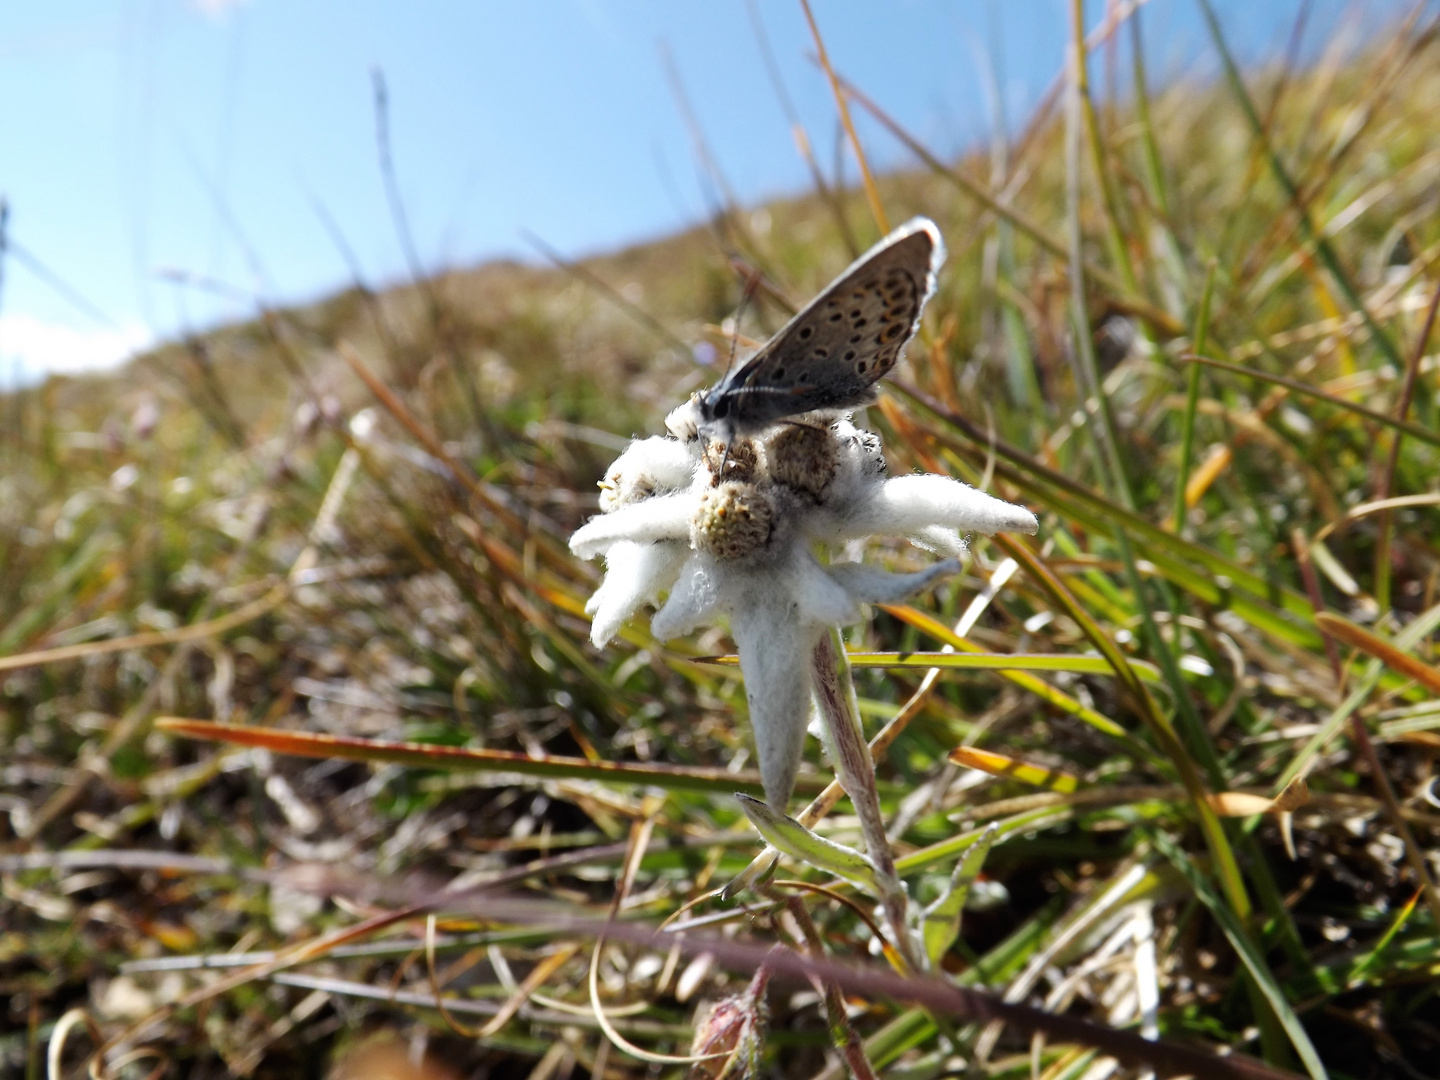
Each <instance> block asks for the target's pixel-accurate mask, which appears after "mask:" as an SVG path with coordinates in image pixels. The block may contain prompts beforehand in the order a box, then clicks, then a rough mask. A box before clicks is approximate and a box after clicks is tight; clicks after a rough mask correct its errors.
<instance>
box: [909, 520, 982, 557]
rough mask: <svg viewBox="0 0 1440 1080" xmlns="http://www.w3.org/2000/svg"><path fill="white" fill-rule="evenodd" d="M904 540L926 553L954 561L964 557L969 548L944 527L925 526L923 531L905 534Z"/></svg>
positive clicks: (954, 532)
mask: <svg viewBox="0 0 1440 1080" xmlns="http://www.w3.org/2000/svg"><path fill="white" fill-rule="evenodd" d="M905 539H906V540H909V541H910V542H911V543H912V544H914V545H915V546H916V547H921V548H924V549H925V550H926V551H933V552H935V554H937V555H949V556H950V557H951V558H956V559H958V558H959V557H960V556H961V555H964V554H965V552H966V550H968V548H969V546H970V545H969V544H967V543H966V542H965V538H964V537H963V536H961V535H960V534H959V533H957V532H956V531H955V530H954V529H947V528H946V527H945V526H944V525H926V526H925V527H924V528H923V529H916V530H915V531H914V532H913V533H907V534H906V536H905Z"/></svg>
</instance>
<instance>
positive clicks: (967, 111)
mask: <svg viewBox="0 0 1440 1080" xmlns="http://www.w3.org/2000/svg"><path fill="white" fill-rule="evenodd" d="M1103 7H1104V5H1103V3H1102V2H1101V0H1090V2H1089V4H1088V5H1087V10H1088V12H1089V14H1090V17H1091V18H1092V19H1095V18H1098V17H1099V16H1100V14H1101V13H1102V12H1103ZM1299 7H1300V2H1299V0H1264V2H1255V0H1216V8H1217V10H1218V11H1219V12H1220V13H1221V17H1222V20H1223V22H1224V23H1225V25H1226V27H1227V33H1228V34H1229V36H1230V38H1231V41H1232V45H1233V47H1235V48H1236V50H1237V51H1238V52H1239V53H1240V54H1241V56H1242V57H1243V58H1245V59H1246V60H1247V61H1249V62H1252V63H1253V62H1256V61H1258V60H1260V59H1263V58H1265V57H1267V56H1275V55H1277V54H1279V53H1281V52H1283V51H1284V49H1285V46H1286V43H1287V41H1288V39H1289V36H1290V32H1291V27H1292V25H1293V22H1294V19H1295V14H1296V12H1297V10H1298V9H1299ZM755 8H756V10H757V11H758V13H759V15H760V18H761V19H762V21H763V23H764V26H765V29H766V32H767V35H768V39H769V43H770V47H771V49H772V51H773V54H774V56H775V59H776V61H777V64H778V67H779V69H780V73H781V77H782V79H783V81H784V83H785V86H786V89H787V91H788V94H789V95H790V97H791V98H792V99H793V101H794V103H795V107H796V109H797V110H798V112H799V114H800V116H801V119H802V121H803V123H804V124H805V126H806V128H807V130H808V131H809V133H810V136H811V138H812V140H813V141H814V142H815V144H816V147H817V151H818V152H819V155H820V157H821V159H822V161H824V162H825V163H826V164H827V167H828V165H829V163H830V162H831V161H833V157H834V154H833V149H834V132H835V118H834V106H833V102H832V100H831V98H830V95H829V91H828V87H827V86H826V84H825V81H824V78H823V76H822V75H821V74H820V73H819V71H818V70H817V69H816V68H815V67H814V65H813V64H812V63H811V61H810V59H809V56H810V53H811V50H812V45H811V41H810V37H809V32H808V29H807V27H806V24H805V22H804V17H803V13H802V11H801V9H800V6H799V4H798V0H755ZM1310 8H1311V10H1310V15H1309V20H1308V24H1307V31H1306V37H1305V40H1306V43H1307V54H1308V55H1310V56H1313V55H1315V53H1316V52H1317V51H1318V49H1319V48H1320V47H1321V46H1322V45H1324V44H1325V43H1326V42H1327V41H1329V40H1330V39H1331V38H1332V36H1333V35H1334V34H1336V33H1337V32H1340V33H1343V34H1345V35H1346V36H1353V35H1358V34H1360V33H1363V32H1364V31H1365V30H1366V29H1373V28H1374V27H1375V26H1377V25H1381V24H1383V23H1384V21H1385V20H1386V19H1387V18H1389V17H1390V16H1393V15H1394V14H1395V13H1396V12H1398V11H1400V10H1403V5H1402V4H1401V3H1400V2H1398V0H1396V2H1387V0H1376V2H1372V3H1369V4H1365V5H1360V6H1358V7H1357V6H1355V5H1349V4H1346V3H1342V2H1340V0H1315V2H1313V3H1312V4H1311V5H1310ZM814 10H815V13H816V17H817V19H818V20H819V23H820V26H821V29H822V31H823V32H824V34H825V37H826V44H827V47H828V49H829V51H830V55H831V59H832V60H833V62H834V63H835V65H836V67H837V68H838V69H839V70H840V71H841V72H842V73H843V74H845V75H846V76H847V77H849V78H851V79H852V80H854V81H855V82H856V83H858V84H859V85H861V86H862V87H864V88H865V89H866V90H867V92H868V93H870V94H871V96H873V97H875V98H876V99H878V100H879V101H880V102H881V103H882V104H883V105H884V106H885V107H886V108H887V109H888V110H890V111H891V112H892V114H893V115H895V116H896V117H897V118H899V119H900V120H901V121H902V122H903V123H904V124H906V125H907V126H908V127H910V129H911V130H912V131H914V132H916V133H917V134H919V135H920V136H921V137H922V138H924V139H925V141H926V142H927V144H928V145H930V146H931V147H932V148H938V149H941V150H945V151H949V152H958V151H960V150H962V149H964V148H966V147H969V146H972V145H974V144H975V143H976V142H977V141H979V140H981V139H983V138H985V137H986V136H987V133H988V132H989V131H990V130H992V128H993V124H994V123H995V118H996V110H995V106H994V105H993V104H992V101H991V98H992V95H990V94H989V92H988V90H987V87H988V86H990V85H998V86H999V87H1000V98H1001V99H1002V102H1003V109H1004V116H1005V118H1006V120H1007V122H1008V123H1009V124H1011V125H1015V124H1018V123H1021V122H1023V121H1024V119H1025V118H1026V117H1027V115H1028V114H1029V112H1030V110H1031V109H1032V108H1033V106H1034V104H1035V103H1036V102H1037V101H1038V99H1039V98H1040V96H1041V95H1042V94H1043V93H1044V91H1045V89H1046V88H1047V87H1048V86H1049V85H1050V84H1051V82H1052V81H1053V80H1054V79H1055V77H1056V75H1057V74H1058V72H1059V71H1060V68H1061V64H1062V62H1063V56H1064V46H1065V40H1066V36H1067V33H1068V19H1069V15H1068V10H1069V5H1068V3H1067V2H1065V0H948V2H942V0H894V2H891V3H886V4H876V3H874V2H871V0H815V3H814ZM1143 20H1144V22H1143V25H1144V33H1145V38H1146V43H1147V54H1148V56H1149V60H1150V65H1151V73H1152V81H1154V82H1156V83H1160V82H1163V81H1166V80H1168V79H1172V78H1174V77H1176V76H1177V75H1180V74H1188V73H1198V74H1205V73H1207V72H1210V71H1213V69H1214V57H1213V55H1212V52H1211V50H1210V48H1209V44H1208V41H1207V40H1206V37H1205V34H1204V30H1203V26H1202V24H1201V21H1200V17H1199V14H1198V8H1197V6H1196V3H1195V0H1152V2H1151V3H1150V4H1148V5H1147V6H1146V7H1145V9H1144V15H1143ZM662 53H668V55H669V57H670V58H671V61H672V62H673V65H674V68H675V70H676V71H677V72H678V74H679V78H680V80H681V81H682V83H683V84H684V87H685V91H686V94H687V96H688V98H689V100H690V102H691V104H692V106H693V109H694V111H695V113H696V115H697V117H698V120H699V123H700V125H701V127H702V128H703V130H704V133H705V136H706V138H707V140H708V141H709V144H710V147H711V150H712V152H713V154H714V156H715V157H716V159H717V160H718V162H719V164H720V166H721V168H722V169H723V171H724V173H725V175H726V177H727V178H728V180H729V182H730V184H731V186H732V187H733V189H734V191H735V193H736V195H737V196H738V198H739V199H740V200H742V201H743V202H746V203H753V202H756V201H759V200H761V199H764V198H766V197H768V196H773V195H778V194H783V193H786V192H792V191H796V190H800V189H803V188H805V187H806V186H808V175H807V173H806V169H805V166H804V163H803V162H802V161H801V159H800V157H799V155H798V154H797V152H796V150H795V146H794V143H793V141H792V139H791V135H790V131H789V124H788V122H787V120H786V117H785V114H784V112H783V110H782V108H781V106H780V104H779V102H778V99H777V96H776V93H775V91H774V89H773V85H772V83H771V81H770V79H769V77H768V76H767V74H766V67H765V64H764V61H763V58H762V55H761V53H760V50H759V47H758V46H757V43H756V38H755V34H754V30H753V28H752V23H751V17H750V13H749V9H748V8H747V5H746V3H744V2H742V0H712V2H704V3H702V2H698V0H693V2H692V0H484V2H482V0H469V2H459V0H455V2H449V3H447V2H441V0H413V2H410V3H400V2H399V0H389V2H383V0H348V2H346V3H340V2H339V0H327V2H322V0H46V2H44V3H9V4H5V5H3V7H0V100H3V101H5V102H6V106H5V108H4V109H0V195H3V196H4V198H5V199H6V201H7V203H8V205H9V211H10V217H9V230H8V231H9V237H10V240H11V241H12V243H13V245H14V248H15V250H13V251H12V252H11V254H10V255H9V256H8V257H7V258H6V259H5V262H4V280H3V286H0V384H5V383H8V382H13V381H14V380H15V379H16V378H27V377H33V376H34V374H36V373H37V372H39V371H42V370H45V369H47V368H48V369H52V370H70V369H75V368H78V367H83V366H95V365H103V364H105V363H109V362H113V361H115V360H116V359H118V358H119V357H121V356H123V355H124V354H125V353H126V352H127V351H128V350H130V349H133V348H135V347H138V346H141V345H144V344H146V343H148V342H152V341H156V340H160V339H163V338H165V337H167V336H170V335H173V334H175V333H177V332H179V331H182V330H184V329H186V328H200V327H204V326H208V325H212V324H214V323H216V322H218V321H224V320H227V319H231V318H239V317H246V316H248V315H250V314H252V313H253V311H254V310H255V300H254V297H257V296H259V297H263V298H264V299H265V301H266V302H269V303H287V302H294V301H300V300H304V299H307V298H312V297H317V296H320V295H323V294H325V293H327V292H329V291H331V290H333V289H335V288H338V287H341V286H343V285H345V284H346V283H348V281H349V276H350V275H349V271H348V269H347V267H346V263H345V259H344V257H343V256H342V254H341V253H340V251H339V250H338V248H337V246H336V244H335V243H334V242H333V241H332V239H331V237H330V236H329V234H328V233H327V231H326V228H325V226H324V224H323V223H322V218H321V213H320V212H318V211H317V209H316V207H317V206H320V207H323V208H324V213H325V214H328V215H329V217H330V218H331V219H332V220H333V221H334V223H335V224H336V225H337V226H338V228H339V230H340V232H341V233H343V235H344V237H345V240H346V243H347V244H348V245H349V247H350V248H351V249H352V250H353V251H354V253H355V257H356V259H357V260H358V262H359V263H360V265H361V267H362V269H363V272H364V274H365V276H366V279H367V280H368V281H370V282H371V283H384V282H388V281H395V280H397V279H399V278H401V277H403V276H404V275H405V272H406V268H405V258H404V254H403V251H402V248H401V246H400V244H399V242H398V241H397V238H396V232H395V229H394V227H393V224H392V219H391V216H390V213H389V210H388V209H387V204H386V201H385V193H384V188H383V185H382V182H381V177H380V170H379V168H378V165H377V155H376V140H375V111H374V99H373V94H372V71H373V70H375V69H376V68H379V69H381V70H383V72H384V75H385V79H386V82H387V84H388V88H389V100H390V110H389V112H390V127H391V139H392V144H393V149H394V157H395V164H396V169H397V173H398V176H399V183H400V188H401V191H402V194H403V199H404V204H405V208H406V213H407V215H408V218H409V221H410V224H411V228H412V232H413V235H414V237H415V242H416V247H417V249H418V255H419V258H420V260H421V262H422V263H423V264H424V266H425V267H426V268H427V269H437V268H441V267H445V266H462V265H468V264H472V263H476V262H480V261H483V260H486V259H489V258H494V257H497V256H519V257H523V258H527V259H533V258H535V255H534V252H533V251H531V250H530V249H529V248H528V247H527V246H526V245H525V243H524V241H523V240H522V238H521V232H522V230H530V231H532V232H534V233H536V234H538V235H539V236H541V237H543V238H544V239H545V240H546V241H547V242H548V243H550V244H552V245H554V246H555V247H557V248H559V249H561V250H562V251H564V252H566V253H567V254H571V255H583V254H587V253H593V252H599V251H604V250H608V249H613V248H616V247H620V246H623V245H625V244H628V243H632V242H634V241H637V240H642V239H645V238H650V237H656V236H661V235H664V234H666V233H668V232H670V231H672V230H674V229H676V228H679V227H682V226H685V225H688V224H692V223H694V222H695V221H697V220H699V219H700V218H702V217H703V216H704V214H705V212H706V210H707V206H708V205H709V198H710V197H709V195H708V193H707V191H706V187H705V184H704V183H703V182H702V180H701V172H700V169H699V167H698V166H697V164H696V156H695V151H694V148H693V142H692V139H691V136H690V133H689V131H688V130H687V127H686V125H685V123H684V121H683V119H682V117H681V115H680V112H679V109H678V108H677V105H676V101H675V97H674V94H673V93H672V91H671V89H670V84H669V82H668V81H667V75H666V69H665V62H664V61H663V60H662ZM863 134H864V135H865V136H866V141H867V146H868V148H869V149H870V151H871V153H872V154H873V155H874V157H875V159H876V160H878V161H879V162H880V163H882V164H888V165H900V164H904V163H905V162H906V158H905V156H904V154H903V152H902V151H900V150H899V149H898V148H896V147H895V146H894V145H893V144H892V143H891V142H889V141H888V140H887V139H886V138H885V136H883V135H882V134H880V133H879V132H877V131H875V130H874V129H868V130H866V131H864V132H863ZM846 167H847V170H848V174H849V175H850V176H852V177H853V175H854V169H853V163H852V162H849V161H847V163H846ZM177 272H178V273H179V274H182V275H189V276H190V277H191V278H192V279H193V278H206V279H214V280H216V281H219V282H223V283H225V288H226V289H227V290H231V291H229V292H217V291H216V290H215V289H205V288H198V287H196V285H195V284H193V283H192V284H177V283H176V282H175V281H174V280H173V278H174V275H175V273H177Z"/></svg>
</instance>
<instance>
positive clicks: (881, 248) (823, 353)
mask: <svg viewBox="0 0 1440 1080" xmlns="http://www.w3.org/2000/svg"><path fill="white" fill-rule="evenodd" d="M944 259H945V245H944V243H943V242H942V241H941V239H940V230H939V229H937V228H936V227H935V223H934V222H932V221H930V220H929V219H927V218H915V219H914V220H913V221H911V222H909V223H908V224H906V225H903V226H901V227H900V228H898V229H896V230H895V231H894V232H892V233H891V234H890V235H889V236H887V237H885V239H883V240H881V241H880V242H879V243H878V244H876V245H875V246H874V247H873V248H871V249H870V250H869V251H867V252H866V253H865V254H864V255H862V256H861V257H860V258H859V259H857V260H856V261H855V262H854V263H853V264H851V266H850V268H849V269H847V270H846V271H845V272H844V273H843V274H841V275H840V276H839V277H838V278H836V279H835V280H834V281H833V282H832V283H831V284H830V286H829V287H828V288H827V289H826V290H825V291H824V292H823V293H821V294H820V295H819V296H817V297H816V298H815V299H814V300H812V301H811V302H810V303H809V304H808V305H806V307H805V308H804V310H802V311H801V312H800V313H799V314H798V315H796V316H795V317H794V318H793V319H791V320H790V321H789V322H788V323H787V324H786V325H785V326H784V327H783V328H782V329H781V330H780V332H779V333H778V334H776V335H775V336H774V337H773V338H771V339H770V341H768V342H767V343H766V344H765V346H764V347H763V348H762V349H761V350H760V351H759V352H758V353H756V354H755V355H754V356H753V357H751V358H750V359H749V360H748V361H746V363H745V364H744V365H742V366H741V367H740V368H739V369H737V370H736V371H734V372H732V373H731V374H730V375H729V376H728V377H727V378H726V379H724V380H723V381H722V382H721V383H720V384H719V385H718V386H715V387H714V388H713V389H711V390H709V391H707V392H706V393H705V394H703V395H701V397H700V399H699V402H698V405H699V412H700V426H701V428H702V429H709V430H714V431H718V432H721V433H723V434H724V436H725V440H726V442H728V441H729V439H730V437H733V436H734V435H736V434H739V433H744V432H753V431H756V430H758V429H760V428H763V427H766V426H767V425H769V424H773V423H774V422H775V421H777V420H782V419H784V418H785V417H787V416H794V415H796V414H798V413H804V412H810V411H811V410H812V409H844V408H850V407H853V406H857V405H862V404H864V403H866V402H867V401H869V400H870V388H871V387H872V386H874V384H875V383H876V382H877V381H878V380H880V379H881V378H883V377H884V376H885V375H886V374H887V373H888V372H889V371H890V369H891V368H893V367H894V366H895V362H896V361H897V360H898V359H899V358H900V353H901V350H902V349H903V348H904V347H905V343H906V342H908V341H909V340H910V338H911V337H913V336H914V334H915V331H916V330H917V329H918V328H919V326H920V312H921V310H922V309H923V308H924V306H925V301H926V300H928V299H929V298H930V294H931V293H932V292H934V290H935V275H936V272H937V271H938V270H939V268H940V264H941V263H942V262H943V261H944Z"/></svg>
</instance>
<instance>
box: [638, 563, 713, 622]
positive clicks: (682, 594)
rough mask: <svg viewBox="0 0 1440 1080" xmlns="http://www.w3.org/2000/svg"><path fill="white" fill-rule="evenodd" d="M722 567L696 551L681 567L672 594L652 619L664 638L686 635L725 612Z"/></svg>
mask: <svg viewBox="0 0 1440 1080" xmlns="http://www.w3.org/2000/svg"><path fill="white" fill-rule="evenodd" d="M720 581H721V571H720V567H719V565H718V564H717V563H716V561H715V560H714V559H713V558H711V557H710V556H709V555H703V554H692V555H691V556H690V557H689V558H688V559H687V560H686V561H685V565H684V566H683V567H682V568H681V570H680V576H679V578H678V579H677V580H676V582H675V587H674V588H673V589H671V590H670V598H669V599H668V600H666V601H665V603H664V604H663V605H662V606H661V608H660V610H659V611H657V612H656V613H655V617H654V618H653V619H651V620H650V632H651V633H652V634H654V635H655V636H656V637H657V638H659V639H660V640H661V641H669V640H670V639H671V638H674V637H682V636H684V635H685V634H688V633H690V631H692V630H694V629H695V628H696V627H697V626H699V625H700V624H701V623H704V622H708V621H709V620H710V619H712V618H713V617H714V616H715V615H718V614H720V613H721V607H720V602H721V598H722V594H721V589H720Z"/></svg>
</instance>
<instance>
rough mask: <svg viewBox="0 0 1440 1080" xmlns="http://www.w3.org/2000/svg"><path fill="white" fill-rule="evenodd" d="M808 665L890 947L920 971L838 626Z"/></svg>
mask: <svg viewBox="0 0 1440 1080" xmlns="http://www.w3.org/2000/svg"><path fill="white" fill-rule="evenodd" d="M810 666H811V671H812V674H813V676H814V687H815V702H816V704H817V705H818V706H819V709H820V716H821V717H822V719H823V720H824V725H825V728H824V730H825V733H826V743H827V749H829V751H830V757H831V759H832V760H833V761H834V763H835V770H836V773H837V777H838V779H839V781H840V786H841V787H843V788H844V789H845V794H847V795H849V796H850V802H851V804H852V805H853V806H854V807H855V813H856V815H857V816H858V817H859V819H860V833H861V836H863V837H864V840H865V852H866V854H867V855H869V856H870V861H871V862H872V863H874V864H875V869H876V871H877V872H878V877H879V879H880V890H881V896H880V903H881V905H882V906H883V907H884V909H885V918H886V920H887V921H888V922H889V923H890V933H891V935H892V936H893V938H894V944H895V947H896V949H898V950H899V952H900V955H901V956H903V957H904V958H905V962H906V963H907V964H909V965H910V966H911V968H913V969H914V970H915V971H924V970H925V964H924V962H923V960H922V959H921V952H920V950H919V948H918V947H917V946H916V943H915V939H914V936H913V935H912V934H911V933H910V930H909V925H910V924H909V920H908V919H907V917H906V912H907V909H908V907H909V897H908V896H907V895H906V893H905V886H904V884H903V883H902V882H901V881H900V875H899V874H897V873H896V872H895V855H894V853H893V852H892V851H891V850H890V839H889V837H887V836H886V835H885V819H884V817H883V816H882V815H881V813H880V792H879V789H878V788H877V787H876V785H875V761H874V759H873V758H871V756H870V747H869V746H867V745H866V744H865V738H864V735H863V733H862V732H861V728H860V710H859V708H858V706H857V704H856V701H855V684H854V682H853V681H852V679H851V677H850V662H849V660H847V659H846V657H845V643H844V642H843V641H842V640H841V639H840V630H839V628H838V627H831V628H830V629H829V630H828V631H827V632H826V633H824V634H822V635H821V637H820V640H819V642H817V643H816V645H815V652H814V653H813V654H812V657H811V661H810Z"/></svg>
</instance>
